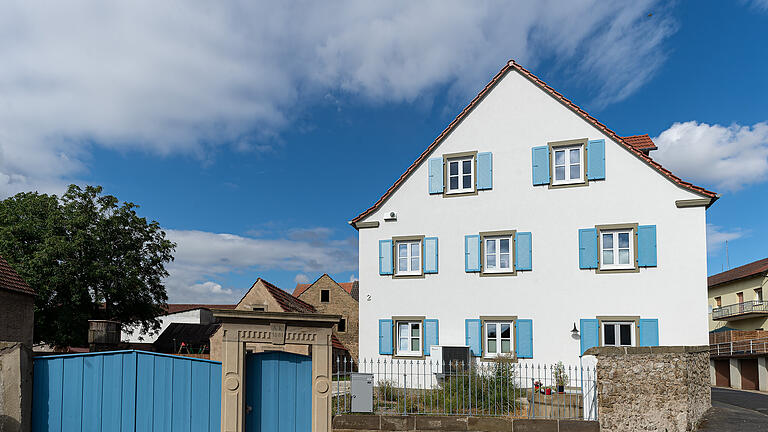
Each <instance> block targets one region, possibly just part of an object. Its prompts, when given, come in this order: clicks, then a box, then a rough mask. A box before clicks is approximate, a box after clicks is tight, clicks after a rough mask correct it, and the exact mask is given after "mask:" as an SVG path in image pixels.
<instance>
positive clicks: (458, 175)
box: [446, 156, 475, 194]
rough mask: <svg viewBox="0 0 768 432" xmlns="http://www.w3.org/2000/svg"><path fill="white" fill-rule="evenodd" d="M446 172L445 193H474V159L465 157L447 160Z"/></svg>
mask: <svg viewBox="0 0 768 432" xmlns="http://www.w3.org/2000/svg"><path fill="white" fill-rule="evenodd" d="M446 169H447V170H448V173H447V174H448V175H447V176H446V177H447V180H448V189H447V193H449V194H452V193H464V192H474V191H475V158H474V156H465V157H459V158H452V159H448V160H447V164H446Z"/></svg>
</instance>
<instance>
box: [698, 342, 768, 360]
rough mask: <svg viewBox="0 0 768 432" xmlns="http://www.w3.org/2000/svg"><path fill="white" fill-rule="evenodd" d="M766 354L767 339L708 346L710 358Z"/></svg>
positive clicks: (767, 350) (767, 348) (767, 347)
mask: <svg viewBox="0 0 768 432" xmlns="http://www.w3.org/2000/svg"><path fill="white" fill-rule="evenodd" d="M765 354H768V338H757V339H747V340H734V341H730V342H722V343H710V344H709V356H710V357H738V356H754V355H765Z"/></svg>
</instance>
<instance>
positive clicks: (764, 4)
mask: <svg viewBox="0 0 768 432" xmlns="http://www.w3.org/2000/svg"><path fill="white" fill-rule="evenodd" d="M746 3H748V4H750V5H751V6H752V7H753V8H755V9H757V10H760V11H768V0H751V1H746Z"/></svg>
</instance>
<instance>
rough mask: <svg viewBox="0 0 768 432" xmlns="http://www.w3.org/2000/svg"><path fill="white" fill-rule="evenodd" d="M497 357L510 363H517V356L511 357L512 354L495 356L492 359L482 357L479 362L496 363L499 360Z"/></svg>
mask: <svg viewBox="0 0 768 432" xmlns="http://www.w3.org/2000/svg"><path fill="white" fill-rule="evenodd" d="M499 357H501V358H504V359H509V360H511V361H512V363H517V356H516V355H513V354H512V353H508V354H497V355H495V356H493V357H486V356H483V357H480V361H481V362H496V361H497V360H498V359H499Z"/></svg>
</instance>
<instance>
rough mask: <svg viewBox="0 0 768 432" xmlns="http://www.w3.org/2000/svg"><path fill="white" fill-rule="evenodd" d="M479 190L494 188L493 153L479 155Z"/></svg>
mask: <svg viewBox="0 0 768 432" xmlns="http://www.w3.org/2000/svg"><path fill="white" fill-rule="evenodd" d="M476 178H477V189H478V190H483V189H492V188H493V155H492V154H491V152H485V153H478V154H477V176H476Z"/></svg>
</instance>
